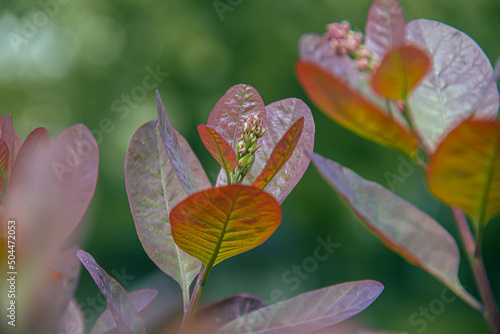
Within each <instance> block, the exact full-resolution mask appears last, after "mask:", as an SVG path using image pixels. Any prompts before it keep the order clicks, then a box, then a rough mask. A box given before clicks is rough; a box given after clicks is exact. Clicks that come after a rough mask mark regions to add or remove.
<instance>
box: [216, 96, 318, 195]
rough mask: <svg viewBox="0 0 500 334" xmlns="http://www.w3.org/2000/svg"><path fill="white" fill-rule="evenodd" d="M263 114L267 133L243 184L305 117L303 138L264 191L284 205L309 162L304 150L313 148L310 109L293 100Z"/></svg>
mask: <svg viewBox="0 0 500 334" xmlns="http://www.w3.org/2000/svg"><path fill="white" fill-rule="evenodd" d="M266 113H267V127H266V132H265V133H264V136H263V138H262V143H261V147H260V148H259V149H258V150H257V152H256V154H255V162H254V165H253V167H252V169H251V170H250V172H249V173H248V175H247V177H246V178H245V181H244V182H243V183H245V184H252V183H253V182H254V181H255V180H256V179H257V177H258V176H259V175H260V174H261V172H262V170H263V169H264V166H265V165H266V163H267V161H268V160H269V158H270V156H271V154H272V152H273V151H274V147H275V146H276V144H277V143H278V142H279V141H280V140H281V138H282V137H283V135H285V133H286V132H287V131H288V129H289V128H290V127H291V126H292V125H293V124H294V123H295V122H297V121H298V120H299V119H300V118H302V117H304V128H303V130H302V135H301V137H300V140H299V142H298V144H297V146H296V148H295V150H294V152H293V155H292V156H291V157H290V159H289V160H288V161H287V162H286V164H285V165H284V166H283V167H282V168H281V169H280V171H279V172H278V173H277V174H276V175H275V176H274V178H273V179H272V180H271V182H269V184H267V186H266V188H265V191H266V192H268V193H270V194H272V195H273V196H274V198H276V200H277V201H278V202H279V203H283V201H284V200H285V199H286V198H287V196H288V195H289V194H290V192H291V191H292V190H293V188H295V186H296V185H297V183H298V182H299V180H300V179H301V178H302V175H304V173H305V171H306V169H307V167H308V166H309V162H310V161H311V159H310V158H309V156H308V155H307V154H306V153H305V151H311V150H312V148H313V147H314V133H315V125H314V119H313V117H312V114H311V110H310V109H309V107H308V106H307V105H306V104H305V103H304V102H302V100H300V99H295V98H290V99H285V100H281V101H277V102H274V103H271V104H270V105H268V106H267V107H266ZM219 177H221V175H219Z"/></svg>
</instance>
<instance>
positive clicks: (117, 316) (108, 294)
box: [77, 250, 146, 334]
mask: <svg viewBox="0 0 500 334" xmlns="http://www.w3.org/2000/svg"><path fill="white" fill-rule="evenodd" d="M77 255H78V258H79V259H80V261H81V262H82V264H83V265H84V267H85V268H87V270H88V272H89V274H90V275H91V276H92V278H93V279H94V281H95V283H96V284H97V286H98V287H99V290H101V292H102V294H103V295H104V297H105V298H106V301H107V302H108V309H109V311H110V312H111V315H112V316H113V320H114V321H115V323H116V325H117V327H118V329H119V330H120V333H121V334H146V327H145V326H144V323H143V321H142V318H141V316H140V315H139V312H137V309H136V308H135V305H134V304H133V302H132V301H131V300H130V299H129V297H128V295H127V293H126V292H125V290H124V289H123V287H122V286H121V285H120V284H119V283H118V282H117V281H116V280H115V279H113V278H112V277H111V276H109V275H108V274H107V273H106V272H105V271H104V270H103V269H102V268H101V267H100V266H99V265H98V264H97V263H96V262H95V260H94V258H93V257H92V256H91V255H90V254H88V253H86V252H84V251H82V250H79V251H78V253H77Z"/></svg>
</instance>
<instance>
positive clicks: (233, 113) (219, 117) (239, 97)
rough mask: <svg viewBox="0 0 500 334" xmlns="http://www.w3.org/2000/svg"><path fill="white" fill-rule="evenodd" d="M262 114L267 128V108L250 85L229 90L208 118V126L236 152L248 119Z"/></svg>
mask: <svg viewBox="0 0 500 334" xmlns="http://www.w3.org/2000/svg"><path fill="white" fill-rule="evenodd" d="M256 114H260V116H261V118H262V120H263V126H264V127H265V126H266V108H265V105H264V101H262V98H261V97H260V95H259V93H258V92H257V91H256V90H255V88H253V87H252V86H250V85H245V84H239V85H236V86H233V87H231V88H229V90H228V91H227V92H226V94H224V96H223V97H221V99H220V100H219V101H218V102H217V104H216V105H215V107H214V109H213V110H212V112H211V113H210V116H209V117H208V122H207V125H208V126H209V127H211V128H212V129H214V130H215V131H217V133H219V134H220V135H221V136H222V138H224V139H225V140H226V141H227V142H228V143H229V145H231V147H232V148H233V149H234V150H235V151H236V150H237V149H238V147H237V145H238V141H239V138H240V136H241V134H242V132H243V124H244V123H245V121H246V120H247V119H248V117H250V116H253V115H256Z"/></svg>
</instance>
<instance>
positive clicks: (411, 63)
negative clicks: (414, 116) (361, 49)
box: [372, 45, 431, 100]
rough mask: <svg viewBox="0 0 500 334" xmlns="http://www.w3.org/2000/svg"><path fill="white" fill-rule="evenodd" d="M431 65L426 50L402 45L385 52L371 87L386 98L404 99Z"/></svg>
mask: <svg viewBox="0 0 500 334" xmlns="http://www.w3.org/2000/svg"><path fill="white" fill-rule="evenodd" d="M430 67H431V59H430V58H429V56H428V55H427V52H425V51H424V50H422V49H421V48H420V47H417V46H414V45H404V46H401V47H399V48H397V49H394V50H393V51H391V52H389V53H388V54H386V56H385V57H384V59H383V60H382V62H381V64H380V66H379V68H378V69H377V71H376V72H375V73H374V75H373V77H372V87H373V89H374V90H375V91H376V92H377V93H379V94H380V95H382V96H384V97H386V98H388V99H402V100H405V99H406V97H407V96H408V94H410V92H411V91H412V90H413V88H415V86H416V85H417V84H418V83H419V82H420V81H421V80H422V78H423V77H424V76H425V75H426V74H427V72H428V71H429V70H430Z"/></svg>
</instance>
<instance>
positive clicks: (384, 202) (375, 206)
mask: <svg viewBox="0 0 500 334" xmlns="http://www.w3.org/2000/svg"><path fill="white" fill-rule="evenodd" d="M312 162H313V163H314V164H315V165H316V167H317V168H318V170H319V172H320V173H321V175H322V176H323V178H324V179H325V180H326V181H327V182H328V183H329V184H330V185H331V186H332V187H333V188H334V189H335V190H336V191H337V192H338V194H339V195H340V197H342V199H343V200H344V201H345V202H346V204H347V205H348V206H349V207H350V208H351V209H352V210H353V211H354V213H355V214H356V216H358V217H359V219H360V220H361V221H362V222H364V223H365V225H366V226H367V227H368V228H369V229H370V230H371V231H372V232H373V233H374V234H375V235H376V236H377V237H378V238H379V239H380V240H381V241H382V242H383V243H384V244H386V246H387V247H389V248H390V249H392V250H393V251H394V252H396V253H398V254H399V255H401V256H402V257H403V258H405V259H406V260H408V261H409V262H410V263H412V264H415V265H417V266H419V267H421V268H422V269H424V270H425V271H427V272H429V273H430V274H431V275H433V276H434V277H436V278H437V279H438V280H440V281H442V282H443V283H444V284H446V285H447V286H448V287H450V289H451V290H453V291H454V292H455V293H456V294H457V295H460V296H461V297H462V298H464V299H465V300H466V301H467V302H469V303H470V304H471V305H473V306H474V307H476V308H477V309H480V306H479V304H478V302H477V301H476V300H475V299H474V298H473V297H472V296H471V295H469V294H468V292H466V291H465V290H464V288H463V287H462V285H461V284H460V280H459V278H458V267H459V265H460V252H459V249H458V246H457V243H456V242H455V240H454V239H453V237H452V236H451V235H450V234H449V233H448V231H446V230H445V229H444V228H443V227H442V226H441V225H440V224H439V223H438V222H436V221H435V220H434V219H433V218H432V217H430V216H429V215H427V214H426V213H425V212H423V211H421V210H420V209H418V208H417V207H415V206H413V205H412V204H410V203H408V202H407V201H405V200H404V199H402V198H400V197H398V196H397V195H395V194H393V193H392V192H390V191H389V190H387V189H385V188H384V187H382V186H381V185H379V184H377V183H375V182H370V181H367V180H364V179H363V178H361V177H360V176H359V175H357V174H356V173H354V172H353V171H352V170H350V169H348V168H345V167H343V166H341V165H339V164H338V163H336V162H334V161H331V160H328V159H325V158H323V157H322V156H320V155H318V154H316V153H312Z"/></svg>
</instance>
